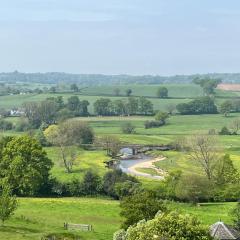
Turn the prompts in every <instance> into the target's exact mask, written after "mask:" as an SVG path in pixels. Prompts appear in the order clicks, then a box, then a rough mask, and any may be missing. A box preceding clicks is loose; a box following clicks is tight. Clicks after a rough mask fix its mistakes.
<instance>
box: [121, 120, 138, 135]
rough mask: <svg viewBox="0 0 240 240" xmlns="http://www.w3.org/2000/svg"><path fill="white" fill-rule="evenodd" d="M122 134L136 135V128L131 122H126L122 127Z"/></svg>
mask: <svg viewBox="0 0 240 240" xmlns="http://www.w3.org/2000/svg"><path fill="white" fill-rule="evenodd" d="M122 132H123V133H125V134H132V133H135V126H133V125H132V123H130V122H126V123H124V124H123V125H122Z"/></svg>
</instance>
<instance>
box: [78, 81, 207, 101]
mask: <svg viewBox="0 0 240 240" xmlns="http://www.w3.org/2000/svg"><path fill="white" fill-rule="evenodd" d="M159 87H166V88H167V89H168V96H169V97H170V98H195V97H200V96H202V95H203V91H202V89H201V88H200V87H199V86H197V85H194V84H160V85H137V84H135V85H124V86H122V85H119V86H98V87H88V88H85V89H83V90H82V91H81V93H82V94H83V95H95V96H96V95H97V96H98V95H115V93H114V90H115V89H116V88H118V89H119V90H120V95H121V96H125V95H126V90H127V89H132V95H133V96H145V97H156V93H157V89H158V88H159Z"/></svg>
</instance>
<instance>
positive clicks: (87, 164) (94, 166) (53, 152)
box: [45, 147, 109, 182]
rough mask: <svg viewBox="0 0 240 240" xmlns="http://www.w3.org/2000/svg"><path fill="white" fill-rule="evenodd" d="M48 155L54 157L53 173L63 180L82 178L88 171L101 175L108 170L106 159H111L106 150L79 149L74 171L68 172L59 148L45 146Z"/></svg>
mask: <svg viewBox="0 0 240 240" xmlns="http://www.w3.org/2000/svg"><path fill="white" fill-rule="evenodd" d="M45 150H46V152H47V154H48V157H49V158H50V159H52V161H53V163H54V167H53V169H52V175H53V176H54V177H56V178H57V179H58V180H60V181H62V182H69V181H71V180H72V179H80V180H81V179H82V177H83V175H84V173H85V172H87V171H90V170H91V171H93V172H95V173H97V174H98V175H100V176H103V175H104V174H105V173H106V172H107V170H108V169H107V168H106V167H105V164H104V161H106V160H109V157H107V156H106V154H105V152H104V151H84V150H82V149H78V151H77V156H76V161H75V163H74V167H73V171H72V173H66V171H65V168H64V166H63V163H62V160H61V157H60V154H59V149H58V148H57V147H48V148H45Z"/></svg>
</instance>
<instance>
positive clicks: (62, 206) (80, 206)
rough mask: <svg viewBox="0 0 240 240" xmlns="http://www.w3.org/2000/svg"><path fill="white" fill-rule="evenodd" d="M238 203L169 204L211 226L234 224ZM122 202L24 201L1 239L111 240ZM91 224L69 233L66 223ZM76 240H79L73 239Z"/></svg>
mask: <svg viewBox="0 0 240 240" xmlns="http://www.w3.org/2000/svg"><path fill="white" fill-rule="evenodd" d="M235 205H236V203H220V204H219V203H218V204H206V205H205V204H204V205H202V206H200V207H197V206H195V205H191V204H185V203H174V202H171V203H169V204H168V207H169V208H170V209H172V210H177V211H180V212H182V213H188V214H193V215H195V216H197V217H198V218H199V219H200V220H201V221H202V222H203V224H205V225H206V226H209V225H211V224H213V223H215V222H217V221H219V219H222V221H224V222H226V223H229V224H230V223H231V222H232V219H231V216H230V214H229V213H230V211H231V209H233V208H234V206H235ZM119 213H120V208H119V202H118V201H113V200H107V199H100V198H58V199H56V198H51V199H46V198H42V199H41V198H21V199H19V208H18V209H17V211H16V213H15V215H14V216H13V218H12V219H11V220H9V221H7V222H6V223H5V226H4V227H0V239H3V240H5V239H6V240H7V239H9V240H10V239H11V240H28V239H29V240H30V239H31V240H39V239H41V237H42V236H43V235H47V234H60V235H65V236H72V237H73V236H75V237H76V236H78V237H79V238H80V239H81V240H111V239H112V236H113V233H114V232H115V231H116V230H118V229H119V228H120V225H121V220H122V219H121V218H120V216H119ZM64 222H69V223H83V224H92V225H93V228H94V231H93V232H78V231H67V230H64V228H63V223H64ZM70 239H76V238H70Z"/></svg>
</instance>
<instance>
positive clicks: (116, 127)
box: [0, 84, 240, 240]
mask: <svg viewBox="0 0 240 240" xmlns="http://www.w3.org/2000/svg"><path fill="white" fill-rule="evenodd" d="M166 87H168V89H169V98H168V99H158V98H156V97H155V96H156V89H157V86H156V85H126V86H104V87H89V88H85V89H82V90H81V92H80V93H78V94H77V95H79V97H80V99H81V100H83V99H86V100H88V101H89V102H90V108H89V111H90V113H93V102H94V101H96V99H98V98H101V97H106V98H110V99H113V100H114V99H126V96H125V95H124V94H125V91H126V89H128V88H131V89H132V90H133V93H132V95H133V96H146V97H147V98H148V99H150V100H151V101H152V102H153V104H154V108H155V109H156V110H162V111H164V110H165V108H166V106H167V105H169V104H175V105H176V104H178V103H181V102H188V101H191V100H192V99H193V98H195V97H198V96H202V90H201V88H200V87H198V86H196V85H193V84H183V85H181V84H171V85H166ZM115 88H119V89H120V96H117V97H116V96H114V89H115ZM72 95H74V94H73V93H56V94H26V95H11V96H0V108H8V109H11V108H13V107H19V106H21V105H22V104H23V103H24V102H27V101H41V100H44V99H46V98H47V97H51V96H63V98H64V100H65V101H66V100H67V98H68V97H70V96H72ZM238 96H240V95H239V93H237V92H225V91H221V90H217V95H216V103H217V104H220V103H221V102H222V101H224V100H226V99H230V98H233V97H234V98H235V97H238ZM77 119H78V120H79V121H86V122H88V123H89V124H90V126H91V127H92V128H93V130H94V132H95V135H96V136H97V137H99V136H104V135H113V136H116V137H118V138H119V139H120V140H121V141H122V142H124V143H130V144H132V143H135V144H146V145H148V144H169V143H172V142H174V141H176V140H178V139H181V138H183V137H185V136H188V135H191V134H194V133H198V132H208V131H209V130H210V129H215V131H216V133H217V132H219V131H220V129H221V128H222V127H223V126H227V127H231V124H232V122H233V121H234V120H235V119H240V113H233V114H230V116H229V117H224V116H223V115H221V114H212V115H186V116H182V115H177V114H176V115H173V116H171V117H170V118H169V119H168V120H167V124H166V125H164V126H162V127H159V128H152V129H145V128H144V122H145V121H148V120H153V119H154V118H153V117H143V116H133V117H85V118H84V117H80V118H77ZM7 120H9V121H12V122H13V123H14V124H16V123H17V121H18V118H17V117H10V118H7ZM125 122H131V123H132V124H133V125H134V126H135V127H136V129H135V133H134V134H123V133H122V130H121V126H122V125H123V124H124V123H125ZM2 134H4V135H17V134H23V133H19V132H15V131H14V130H12V131H6V132H2ZM239 140H240V135H234V136H219V142H220V145H221V147H222V148H223V149H224V151H225V152H227V153H229V154H230V155H231V158H232V160H233V162H234V165H235V166H236V167H237V168H238V169H239V170H240V145H239V142H240V141H239ZM45 150H46V152H47V154H48V156H49V158H50V159H52V161H53V162H54V166H53V169H52V170H51V174H52V176H54V177H56V178H57V179H58V180H60V181H62V182H68V181H71V180H72V179H75V178H76V179H82V177H83V175H84V173H85V172H86V171H87V170H92V171H94V172H96V173H97V174H99V175H100V176H103V175H104V174H105V173H106V172H107V171H108V169H107V168H106V167H105V164H104V161H106V160H108V159H109V158H108V157H107V156H106V153H105V152H104V151H100V150H97V151H86V150H83V149H78V152H77V158H76V161H75V164H74V167H73V173H71V174H67V173H66V172H65V169H64V167H63V165H62V164H61V161H60V156H59V151H58V148H57V147H46V148H45ZM152 154H153V155H154V154H156V155H158V156H159V155H164V156H166V159H165V160H163V161H160V162H157V163H155V165H156V166H157V167H158V168H161V169H164V170H166V171H172V170H178V169H180V170H182V171H183V172H185V173H192V172H195V173H199V172H200V168H199V166H196V165H195V164H194V163H193V162H192V161H191V160H190V159H189V158H188V157H187V156H186V154H185V153H183V152H177V151H168V152H153V153H152ZM139 170H140V171H142V172H145V173H149V174H156V172H155V170H153V169H139ZM139 179H140V181H141V182H142V183H143V186H145V187H147V188H157V187H158V185H159V180H152V179H146V178H144V177H139ZM234 205H235V203H221V204H207V205H202V206H201V207H196V206H193V205H191V204H184V203H170V204H169V207H170V208H172V209H177V210H180V211H182V212H185V213H192V214H194V215H196V216H197V217H199V219H200V220H201V221H202V222H203V223H204V224H206V225H209V224H212V223H214V222H216V221H218V220H219V219H222V220H224V221H225V222H226V223H231V218H230V216H229V212H230V210H231V209H232V208H233V207H234ZM119 211H120V209H119V202H117V201H113V200H109V199H100V198H59V199H55V198H49V199H42V198H20V199H19V208H18V209H17V211H16V214H15V215H14V216H13V218H12V219H11V220H10V221H8V222H7V223H6V227H4V228H3V227H0V239H16V240H23V239H33V240H34V239H36V240H37V239H40V238H41V237H42V236H43V235H44V234H51V233H52V234H66V235H68V236H70V235H71V236H73V235H76V236H78V237H80V239H83V240H110V239H112V235H113V233H114V232H115V231H116V230H117V229H119V227H120V222H121V218H120V216H119ZM64 222H72V223H86V224H92V225H93V227H94V232H92V233H83V232H76V231H75V232H74V231H70V232H68V231H66V230H64V229H63V223H64Z"/></svg>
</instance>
